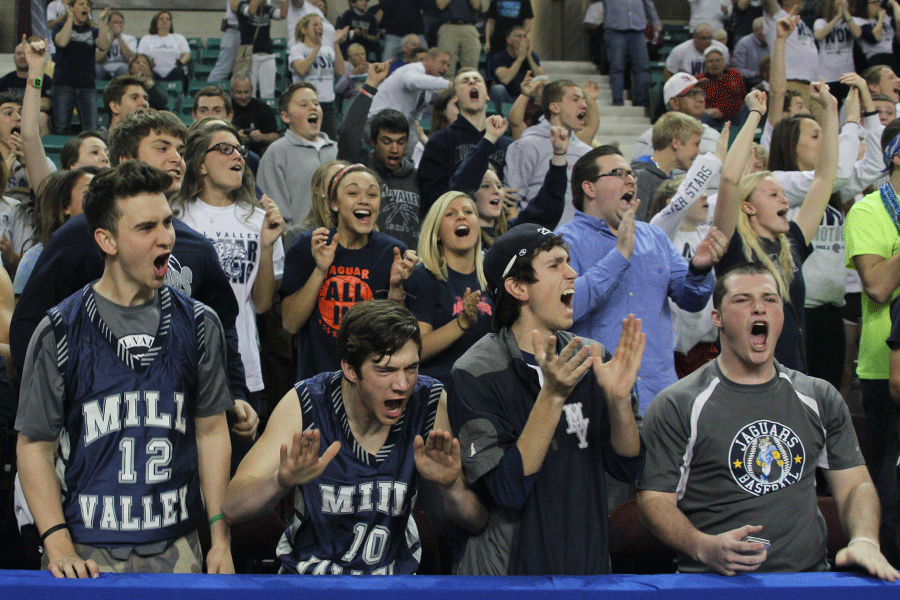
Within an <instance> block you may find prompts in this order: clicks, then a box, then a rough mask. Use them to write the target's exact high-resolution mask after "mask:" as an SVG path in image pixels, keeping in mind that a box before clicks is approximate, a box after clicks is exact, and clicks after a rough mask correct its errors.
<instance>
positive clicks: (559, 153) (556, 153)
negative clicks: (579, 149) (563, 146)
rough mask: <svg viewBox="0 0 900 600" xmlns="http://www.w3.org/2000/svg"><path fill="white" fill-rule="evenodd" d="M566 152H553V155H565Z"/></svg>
mask: <svg viewBox="0 0 900 600" xmlns="http://www.w3.org/2000/svg"><path fill="white" fill-rule="evenodd" d="M566 154H568V152H554V153H553V156H565V155H566Z"/></svg>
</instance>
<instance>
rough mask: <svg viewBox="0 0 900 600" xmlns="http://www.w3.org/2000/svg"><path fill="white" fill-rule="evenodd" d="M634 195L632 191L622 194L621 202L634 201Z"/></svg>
mask: <svg viewBox="0 0 900 600" xmlns="http://www.w3.org/2000/svg"><path fill="white" fill-rule="evenodd" d="M634 194H635V193H634V190H629V191H627V192H625V193H624V194H622V198H621V200H622V201H623V202H631V201H632V200H634Z"/></svg>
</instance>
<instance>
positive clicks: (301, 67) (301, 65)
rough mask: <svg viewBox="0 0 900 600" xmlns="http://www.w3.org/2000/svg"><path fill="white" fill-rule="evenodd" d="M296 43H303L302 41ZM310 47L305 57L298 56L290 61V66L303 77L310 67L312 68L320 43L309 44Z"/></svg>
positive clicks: (320, 46) (320, 47)
mask: <svg viewBox="0 0 900 600" xmlns="http://www.w3.org/2000/svg"><path fill="white" fill-rule="evenodd" d="M297 43H298V44H303V42H297ZM304 45H305V44H304ZM311 48H312V50H311V51H310V53H309V54H307V55H306V57H305V58H298V59H296V60H295V61H293V62H292V63H291V68H292V69H294V70H295V71H296V72H297V74H298V75H300V76H301V77H304V76H305V75H306V74H307V73H309V70H310V68H312V64H313V63H314V62H315V61H316V57H317V56H319V50H321V49H322V45H321V44H318V45H315V46H311Z"/></svg>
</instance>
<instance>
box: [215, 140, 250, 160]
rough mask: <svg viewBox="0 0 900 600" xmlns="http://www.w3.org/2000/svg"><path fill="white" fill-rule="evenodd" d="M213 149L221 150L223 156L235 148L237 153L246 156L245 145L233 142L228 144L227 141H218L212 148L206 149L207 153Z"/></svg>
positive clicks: (229, 153) (228, 154)
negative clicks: (236, 144) (237, 144)
mask: <svg viewBox="0 0 900 600" xmlns="http://www.w3.org/2000/svg"><path fill="white" fill-rule="evenodd" d="M214 150H216V151H219V152H221V153H222V154H224V155H225V156H230V155H231V153H232V152H234V151H235V150H237V153H238V154H240V155H241V156H242V157H244V158H247V146H244V145H243V144H241V145H240V146H235V145H234V144H229V143H228V142H219V143H218V144H216V145H215V146H213V147H212V148H210V149H209V150H207V151H206V153H207V154H209V153H210V152H213V151H214Z"/></svg>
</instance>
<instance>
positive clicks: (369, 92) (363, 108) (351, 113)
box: [337, 62, 390, 162]
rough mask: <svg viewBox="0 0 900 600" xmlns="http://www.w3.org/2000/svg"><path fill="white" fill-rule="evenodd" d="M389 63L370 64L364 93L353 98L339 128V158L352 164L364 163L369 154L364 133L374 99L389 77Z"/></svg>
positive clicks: (363, 88) (363, 89)
mask: <svg viewBox="0 0 900 600" xmlns="http://www.w3.org/2000/svg"><path fill="white" fill-rule="evenodd" d="M389 66H390V65H389V63H386V62H384V63H369V73H368V76H367V77H366V81H365V83H364V84H363V87H362V91H361V92H360V93H358V94H356V95H354V96H353V98H352V99H351V100H350V105H349V106H348V107H347V109H346V113H345V114H344V119H343V121H341V126H340V127H338V139H337V142H338V158H339V159H341V160H347V161H350V162H364V161H365V158H366V154H367V153H368V151H367V149H366V146H365V138H364V136H363V131H364V130H365V125H366V115H367V114H368V113H369V107H370V106H372V97H373V96H374V95H375V94H376V93H378V86H379V85H381V82H382V81H384V79H385V78H386V77H387V75H388V71H389Z"/></svg>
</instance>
